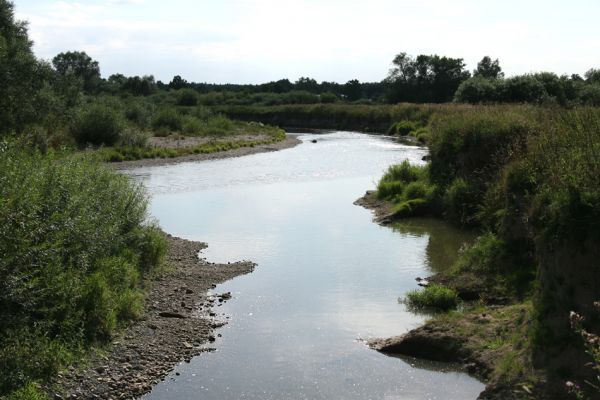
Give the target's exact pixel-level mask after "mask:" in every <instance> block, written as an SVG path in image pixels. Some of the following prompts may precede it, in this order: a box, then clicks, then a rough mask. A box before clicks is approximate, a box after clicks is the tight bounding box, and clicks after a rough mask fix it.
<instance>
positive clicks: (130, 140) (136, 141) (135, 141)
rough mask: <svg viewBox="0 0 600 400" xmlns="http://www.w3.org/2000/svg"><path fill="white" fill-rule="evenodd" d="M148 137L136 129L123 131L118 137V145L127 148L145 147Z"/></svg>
mask: <svg viewBox="0 0 600 400" xmlns="http://www.w3.org/2000/svg"><path fill="white" fill-rule="evenodd" d="M148 139H149V136H148V134H147V133H145V132H142V131H140V130H138V129H132V128H129V129H124V130H123V131H122V132H121V134H120V135H119V145H120V146H129V147H146V145H147V144H148Z"/></svg>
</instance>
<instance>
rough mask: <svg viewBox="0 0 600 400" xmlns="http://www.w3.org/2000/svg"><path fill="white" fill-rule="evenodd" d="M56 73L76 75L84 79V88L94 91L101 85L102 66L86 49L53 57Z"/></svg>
mask: <svg viewBox="0 0 600 400" xmlns="http://www.w3.org/2000/svg"><path fill="white" fill-rule="evenodd" d="M52 65H53V66H54V69H55V70H56V73H57V74H58V75H59V76H61V77H69V76H72V77H76V78H79V79H81V80H82V81H83V90H84V91H85V92H86V93H93V92H95V91H96V90H97V89H98V86H99V85H100V82H101V81H100V66H99V65H98V61H94V60H92V58H91V57H90V56H88V55H87V54H86V53H85V52H84V51H67V52H66V53H60V54H57V55H56V57H54V58H53V59H52Z"/></svg>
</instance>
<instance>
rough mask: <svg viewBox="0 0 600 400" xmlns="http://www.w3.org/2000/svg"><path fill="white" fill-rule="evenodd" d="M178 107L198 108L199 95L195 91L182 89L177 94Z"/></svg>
mask: <svg viewBox="0 0 600 400" xmlns="http://www.w3.org/2000/svg"><path fill="white" fill-rule="evenodd" d="M177 105H180V106H196V105H198V93H197V92H196V91H195V90H193V89H180V90H179V91H178V92H177Z"/></svg>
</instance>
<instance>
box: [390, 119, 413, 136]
mask: <svg viewBox="0 0 600 400" xmlns="http://www.w3.org/2000/svg"><path fill="white" fill-rule="evenodd" d="M417 128H418V126H417V124H416V123H415V122H413V121H400V122H396V123H395V124H394V125H392V126H391V128H390V129H389V131H388V135H398V136H406V135H409V134H410V133H411V132H413V131H414V130H416V129H417Z"/></svg>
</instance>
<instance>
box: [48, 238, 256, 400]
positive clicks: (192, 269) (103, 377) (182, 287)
mask: <svg viewBox="0 0 600 400" xmlns="http://www.w3.org/2000/svg"><path fill="white" fill-rule="evenodd" d="M166 236H167V240H168V243H169V250H168V254H167V265H168V266H170V269H169V270H168V272H167V273H165V274H163V275H162V276H161V277H160V278H156V279H155V280H152V281H149V282H147V284H148V295H147V298H146V302H145V307H146V308H145V309H146V312H145V314H144V316H143V317H142V318H141V319H140V320H138V321H136V322H135V323H133V324H132V325H131V326H129V327H128V328H126V329H125V330H124V331H123V332H122V333H121V334H120V335H119V336H118V337H115V338H114V339H113V341H112V343H111V344H110V345H109V346H108V348H107V349H103V350H102V351H101V352H98V354H97V355H95V356H93V357H91V359H90V360H87V362H86V365H85V366H79V367H71V368H70V369H69V370H68V371H65V372H63V373H61V374H59V376H58V378H57V380H56V381H55V382H54V384H53V387H54V388H55V389H54V390H53V391H52V394H53V395H54V397H55V398H70V399H131V398H137V397H140V396H142V395H143V394H145V393H148V392H149V391H151V390H152V388H153V387H154V385H155V384H157V383H158V382H160V381H161V380H164V379H165V377H166V376H167V375H168V374H169V373H170V372H171V371H172V370H173V367H174V366H175V365H176V364H178V363H180V362H182V361H183V362H189V361H190V360H191V358H192V357H194V356H197V355H199V354H201V353H203V352H206V351H211V350H214V349H211V348H210V347H207V345H208V344H210V343H211V342H214V341H215V335H216V334H217V333H215V329H216V328H218V327H220V326H222V325H224V324H225V322H224V321H226V319H227V317H226V316H224V315H223V314H220V313H219V312H218V307H219V306H220V305H221V304H223V303H224V302H226V301H228V300H229V299H231V293H218V294H209V293H210V292H209V291H210V290H211V289H214V288H215V287H216V285H217V284H219V283H222V282H225V281H227V280H229V279H232V278H234V277H236V276H238V275H242V274H246V273H249V272H252V271H253V269H254V266H255V265H254V264H253V263H251V262H248V261H243V262H236V263H231V264H213V263H210V262H207V261H206V260H203V259H201V258H199V257H198V252H199V251H200V250H202V249H204V248H206V247H207V246H206V244H204V243H200V242H192V241H188V240H184V239H180V238H177V237H173V236H170V235H166ZM56 388H57V389H56Z"/></svg>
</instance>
